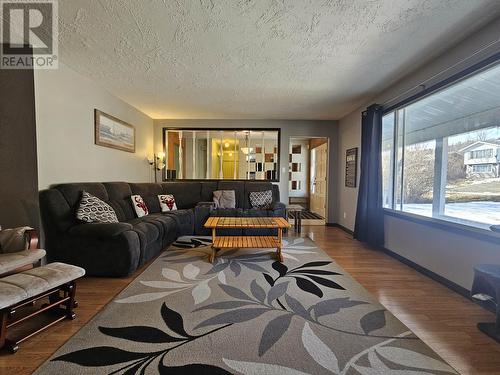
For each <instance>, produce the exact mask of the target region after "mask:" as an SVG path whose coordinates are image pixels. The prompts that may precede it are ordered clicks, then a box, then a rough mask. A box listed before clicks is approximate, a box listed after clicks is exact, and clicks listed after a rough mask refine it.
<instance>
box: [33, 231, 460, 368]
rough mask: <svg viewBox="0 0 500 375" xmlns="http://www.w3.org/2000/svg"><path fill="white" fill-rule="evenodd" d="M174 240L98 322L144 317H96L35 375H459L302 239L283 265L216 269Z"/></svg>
mask: <svg viewBox="0 0 500 375" xmlns="http://www.w3.org/2000/svg"><path fill="white" fill-rule="evenodd" d="M178 242H179V243H180V248H177V249H173V250H171V251H168V253H166V254H165V255H162V256H161V257H160V258H159V259H158V260H156V261H155V262H153V265H152V266H150V267H153V266H154V265H157V268H156V271H155V272H154V273H151V272H150V273H148V272H145V273H144V274H142V275H141V276H140V277H139V279H138V280H136V281H134V282H133V283H132V284H134V285H135V287H134V288H132V289H131V290H126V291H124V292H122V293H121V294H120V296H119V297H118V298H117V299H116V300H115V301H114V302H116V303H113V304H111V309H108V308H106V309H105V311H103V312H102V313H100V315H101V314H106V313H107V312H106V310H113V311H115V314H116V312H117V311H122V312H123V311H124V309H125V310H128V311H135V310H134V309H138V308H142V310H141V311H143V315H140V314H139V315H138V314H134V313H132V314H131V315H130V316H133V318H132V319H130V318H129V319H128V320H124V322H127V323H125V324H124V323H123V322H122V323H120V319H119V317H118V316H116V315H109V314H108V320H107V323H104V324H102V322H101V320H100V319H98V318H95V322H91V323H89V326H90V328H86V327H84V328H83V329H82V331H85V335H87V336H85V335H84V336H82V333H78V334H77V335H78V336H79V338H78V340H74V339H72V340H70V342H73V343H74V344H73V346H72V347H70V350H68V349H67V345H65V346H64V347H63V348H62V349H60V350H59V351H58V352H57V354H56V355H54V357H53V358H52V360H51V361H50V362H49V363H48V364H46V365H44V366H43V367H42V370H41V371H39V372H40V374H44V375H46V374H52V373H82V374H87V373H89V374H93V373H107V374H126V375H132V374H136V375H139V374H140V375H143V374H154V373H160V374H181V375H182V374H197V373H200V374H206V375H227V374H233V373H239V374H256V375H257V374H259V375H266V374H269V375H271V374H272V375H274V374H283V375H285V374H286V375H305V374H316V373H330V374H336V375H347V374H357V375H359V374H370V375H372V374H373V375H375V374H377V375H380V374H384V375H385V374H390V375H403V374H407V375H409V374H413V375H418V374H433V375H444V374H448V373H453V374H455V373H456V372H455V371H454V370H453V369H452V368H451V367H450V366H449V365H447V364H446V363H445V362H443V361H442V360H441V359H440V358H439V357H437V355H435V353H433V352H432V351H431V350H430V349H428V348H427V347H426V346H425V345H424V344H423V343H422V342H421V341H420V340H419V339H418V338H417V337H416V336H415V335H414V334H412V332H410V331H408V330H407V328H406V327H405V326H404V325H402V324H401V323H399V322H398V321H397V320H395V318H394V317H393V316H392V315H391V314H390V312H388V311H387V310H385V309H384V308H383V307H382V306H381V305H380V304H378V303H376V302H374V301H373V300H372V299H371V298H370V297H369V295H367V294H363V293H359V290H360V288H359V286H354V287H353V281H352V279H351V280H349V276H346V275H345V272H344V271H343V270H342V269H341V268H340V267H338V266H336V265H335V264H334V262H333V261H332V260H331V259H328V258H327V257H326V256H321V255H320V254H318V251H320V250H319V249H318V248H317V247H315V246H313V245H314V244H313V243H312V242H310V241H309V240H307V242H306V241H305V240H304V239H303V238H296V239H291V240H286V245H287V248H288V249H289V250H287V251H290V254H293V255H292V256H291V257H292V258H293V259H292V258H286V261H285V262H284V263H280V262H277V261H275V260H274V259H273V258H272V257H271V256H270V254H269V253H268V252H264V251H260V250H256V251H252V250H251V249H250V250H248V249H245V250H237V249H230V250H227V251H222V252H220V254H219V257H218V258H217V262H216V263H215V264H213V265H212V264H210V263H208V262H207V257H208V253H207V252H206V251H205V250H206V248H207V246H206V243H205V242H204V241H203V238H201V237H197V238H187V239H180V240H179V241H178ZM166 262H167V264H166ZM151 289H153V290H156V291H154V292H151ZM353 289H354V290H355V291H356V292H355V293H352V292H351V291H350V290H353ZM180 301H183V303H179V302H180ZM127 304H132V305H127ZM112 317H117V318H118V319H116V321H115V320H114V319H110V318H112ZM82 337H83V339H82ZM89 338H91V339H90V340H89ZM220 338H222V340H220ZM349 340H354V341H353V342H354V343H355V344H353V345H349V342H350V341H349ZM290 343H293V344H290ZM239 344H241V345H239ZM219 345H221V347H219ZM224 345H225V346H224ZM201 353H207V354H206V356H205V357H203V356H201V357H200V354H201ZM228 354H229V355H228ZM240 354H241V355H240ZM61 364H64V365H61ZM60 366H63V367H60ZM71 366H73V367H71ZM68 369H69V370H68ZM73 370H74V371H73Z"/></svg>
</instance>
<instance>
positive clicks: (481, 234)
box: [384, 208, 500, 244]
mask: <svg viewBox="0 0 500 375" xmlns="http://www.w3.org/2000/svg"><path fill="white" fill-rule="evenodd" d="M384 214H386V215H388V216H393V217H396V218H398V219H402V220H407V221H411V222H414V223H417V224H422V225H427V226H429V227H431V228H435V229H441V230H444V231H448V232H452V233H456V234H459V235H462V236H466V237H471V238H475V239H478V240H482V241H488V242H492V243H494V244H500V233H498V232H493V231H491V230H489V229H485V226H486V225H487V224H479V223H478V226H477V227H476V226H471V225H466V224H462V223H458V222H454V221H448V220H444V219H438V218H435V217H427V216H421V215H416V214H412V213H409V212H402V211H395V210H391V209H388V208H384Z"/></svg>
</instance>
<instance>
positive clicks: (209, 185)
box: [200, 181, 217, 202]
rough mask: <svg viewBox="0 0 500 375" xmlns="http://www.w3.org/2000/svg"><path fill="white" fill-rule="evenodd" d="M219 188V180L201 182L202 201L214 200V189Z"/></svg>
mask: <svg viewBox="0 0 500 375" xmlns="http://www.w3.org/2000/svg"><path fill="white" fill-rule="evenodd" d="M216 190H217V181H203V182H201V200H200V202H212V200H213V197H214V191H216Z"/></svg>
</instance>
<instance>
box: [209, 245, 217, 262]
mask: <svg viewBox="0 0 500 375" xmlns="http://www.w3.org/2000/svg"><path fill="white" fill-rule="evenodd" d="M216 253H217V250H216V249H215V247H212V254H210V255H209V256H208V261H209V262H210V263H213V262H215V254H216Z"/></svg>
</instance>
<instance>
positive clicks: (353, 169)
mask: <svg viewBox="0 0 500 375" xmlns="http://www.w3.org/2000/svg"><path fill="white" fill-rule="evenodd" d="M357 182H358V148H357V147H354V148H350V149H347V150H346V152H345V186H346V187H351V188H355V187H356V186H357Z"/></svg>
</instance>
